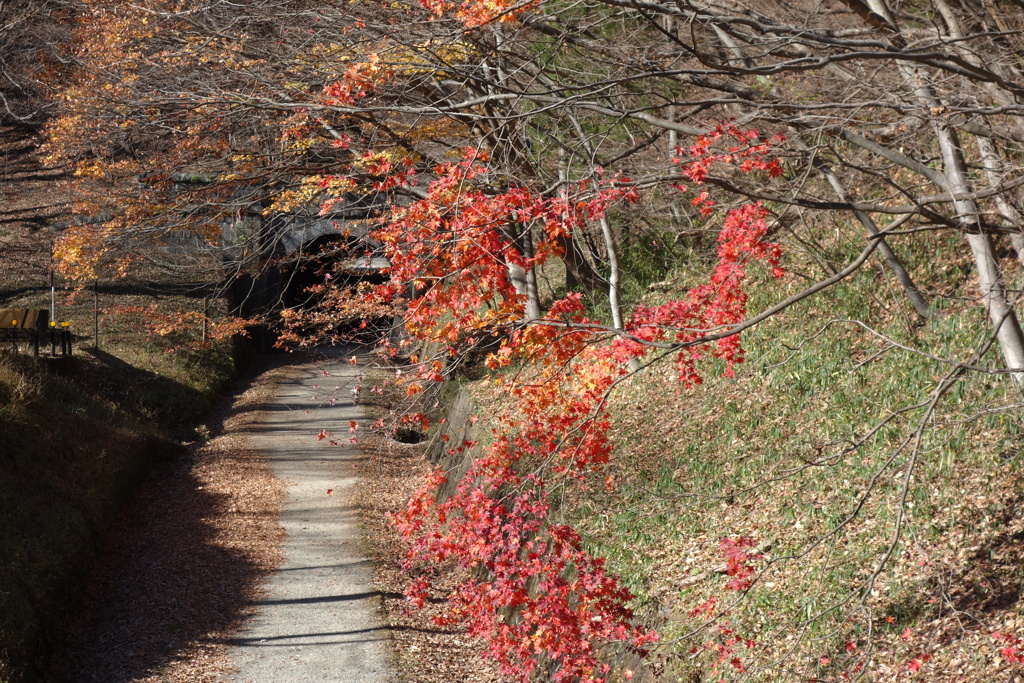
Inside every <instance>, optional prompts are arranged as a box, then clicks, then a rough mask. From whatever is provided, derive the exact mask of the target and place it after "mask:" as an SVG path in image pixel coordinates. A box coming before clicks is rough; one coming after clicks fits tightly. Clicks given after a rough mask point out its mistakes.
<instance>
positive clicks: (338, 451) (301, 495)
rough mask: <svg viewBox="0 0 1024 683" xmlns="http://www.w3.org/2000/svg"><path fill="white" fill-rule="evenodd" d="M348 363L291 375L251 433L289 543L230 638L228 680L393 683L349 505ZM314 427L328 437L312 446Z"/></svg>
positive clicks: (344, 355) (353, 455)
mask: <svg viewBox="0 0 1024 683" xmlns="http://www.w3.org/2000/svg"><path fill="white" fill-rule="evenodd" d="M350 355H351V352H350V351H348V352H346V351H344V350H339V351H334V352H333V353H330V354H328V355H327V356H325V357H323V358H322V359H321V360H318V361H316V362H312V363H307V364H303V365H298V366H295V367H292V368H290V369H289V372H288V373H287V376H286V377H284V378H282V380H280V381H279V383H278V389H277V394H276V397H275V400H274V401H273V403H272V405H271V406H270V408H269V410H266V411H265V412H264V418H263V419H262V420H261V421H260V422H259V423H257V424H255V425H253V427H251V433H250V435H249V438H250V442H251V443H252V445H253V447H254V448H255V449H257V450H259V451H260V452H262V453H263V454H265V456H266V457H267V458H268V460H269V462H270V463H271V466H272V468H273V471H274V474H275V475H277V476H278V477H279V478H280V479H282V480H283V481H284V482H285V483H286V484H287V485H288V489H287V497H286V500H285V503H284V510H283V512H282V514H281V523H282V525H283V526H284V528H285V533H286V534H287V540H286V541H285V546H284V552H285V562H284V565H283V566H282V567H281V568H280V569H279V570H277V571H276V572H275V573H274V575H273V576H272V578H271V580H270V582H269V585H268V586H267V595H266V596H265V597H263V598H262V599H260V600H258V601H257V602H256V604H255V607H256V609H257V610H258V611H257V616H256V617H255V618H254V619H252V620H251V621H249V622H248V624H247V628H246V629H245V631H244V632H243V633H242V634H241V635H240V636H238V637H236V638H235V639H233V647H232V649H231V651H230V652H229V657H230V659H231V663H232V665H233V666H235V667H237V668H238V673H237V674H236V675H234V676H233V677H231V678H230V680H232V681H245V682H249V681H253V682H255V683H264V682H267V683H270V682H273V683H290V682H292V681H335V682H338V683H384V682H390V681H394V680H395V678H394V677H393V675H392V674H391V654H390V649H389V647H388V633H387V630H386V629H385V628H383V627H382V626H381V624H380V618H379V609H380V595H379V593H378V592H377V591H376V590H375V589H374V587H373V570H372V567H371V564H370V561H369V560H368V559H367V557H366V555H365V554H364V550H363V548H362V529H361V527H360V525H359V510H358V508H357V505H356V503H355V495H356V487H357V485H358V476H359V474H360V472H359V467H360V465H362V464H363V463H365V462H366V460H367V457H366V456H365V455H363V454H362V453H361V452H360V451H359V450H358V449H357V448H356V447H355V446H353V445H351V444H350V443H349V440H350V438H353V436H352V434H351V433H350V432H349V426H350V424H356V425H359V426H361V427H362V428H363V429H364V430H365V425H362V424H361V423H362V422H363V421H364V419H363V413H362V409H361V408H359V407H358V406H357V405H355V404H354V402H353V396H355V395H356V394H355V391H354V390H355V389H356V387H357V382H358V379H359V373H360V372H361V371H362V370H361V368H360V367H358V366H353V365H351V364H349V362H348V360H347V359H348V357H349V356H350ZM322 429H327V430H330V431H333V432H334V433H333V434H332V435H330V436H325V437H324V438H322V439H321V440H320V441H319V442H318V436H317V435H318V432H319V430H322ZM355 433H356V434H358V433H359V430H358V429H357V430H356V432H355ZM332 442H334V443H332ZM335 444H336V445H335Z"/></svg>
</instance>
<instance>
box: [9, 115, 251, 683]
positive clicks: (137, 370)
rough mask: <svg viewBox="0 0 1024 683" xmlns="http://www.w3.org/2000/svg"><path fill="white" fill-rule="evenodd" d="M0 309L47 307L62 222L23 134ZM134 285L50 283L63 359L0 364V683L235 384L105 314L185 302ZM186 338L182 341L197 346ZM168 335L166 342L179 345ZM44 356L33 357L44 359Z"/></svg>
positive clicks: (23, 668) (56, 175)
mask: <svg viewBox="0 0 1024 683" xmlns="http://www.w3.org/2000/svg"><path fill="white" fill-rule="evenodd" d="M2 132H3V137H2V144H3V147H2V153H3V158H4V159H5V160H6V166H5V167H4V168H3V169H2V175H0V189H2V190H0V191H2V193H3V206H4V215H5V219H4V221H3V223H2V224H0V241H2V242H3V248H2V249H0V275H2V280H0V308H7V307H38V308H48V307H49V305H50V289H49V286H48V284H49V274H48V270H49V264H50V262H49V258H50V239H51V238H52V236H53V232H52V228H53V226H54V224H55V223H56V222H57V221H58V220H59V219H60V217H61V215H62V213H63V212H64V211H65V210H66V208H65V206H64V201H63V197H64V196H65V195H64V194H63V191H62V190H61V188H60V186H59V184H58V180H59V179H60V178H61V177H62V176H63V173H62V171H61V170H60V169H47V168H44V167H43V166H41V165H40V163H39V160H38V157H37V154H36V144H37V139H36V138H35V137H34V136H33V131H32V130H31V129H26V128H23V127H22V128H16V127H6V128H4V129H3V131H2ZM167 289H168V288H167V287H166V285H165V284H161V283H160V282H158V281H153V280H147V279H145V278H142V279H137V280H135V281H134V282H133V283H127V282H126V283H120V284H119V286H118V287H116V288H109V289H107V288H101V297H100V299H99V301H100V302H101V308H100V309H99V319H100V330H101V339H100V343H99V349H98V350H97V349H95V348H93V347H94V344H95V339H94V338H93V337H92V332H93V317H94V305H93V303H94V297H92V296H86V295H85V294H83V293H80V292H76V290H75V288H74V287H71V286H69V285H68V283H65V282H62V281H60V280H58V289H57V313H58V320H60V321H70V322H71V329H72V331H73V333H74V336H75V341H74V355H73V356H71V357H56V358H49V357H42V358H38V359H35V358H32V356H31V352H30V351H28V350H27V349H26V348H25V346H24V344H22V345H21V346H22V348H21V352H20V353H15V352H13V350H12V349H11V347H10V346H9V343H10V342H8V341H7V339H6V338H5V339H4V348H3V351H2V352H0V528H2V529H3V533H2V534H0V604H2V606H3V609H2V610H0V678H2V679H3V680H20V677H21V676H23V675H26V674H28V675H31V673H32V669H31V666H32V663H38V662H40V661H45V655H46V653H47V652H48V651H49V649H50V648H51V647H52V646H53V645H54V644H55V643H56V642H57V641H58V640H59V639H60V638H61V637H62V635H63V633H62V628H63V627H64V625H66V622H67V620H68V618H69V616H70V615H72V614H73V613H74V611H75V609H76V608H77V606H78V604H79V602H80V600H81V598H82V592H83V589H84V586H85V584H86V581H87V580H88V577H89V574H90V571H91V570H92V569H93V566H94V563H95V561H96V559H97V557H98V556H99V554H100V551H101V546H102V543H103V542H104V539H105V537H106V536H107V534H108V532H109V530H110V529H111V527H112V525H113V523H114V521H115V519H116V517H117V514H118V512H119V510H121V508H122V507H123V506H124V505H125V503H127V502H128V501H129V500H130V499H131V497H132V496H133V495H134V494H135V491H136V489H137V488H138V486H139V485H140V484H141V483H142V482H143V481H146V480H147V478H148V477H149V476H151V475H152V474H153V473H154V472H156V471H159V470H162V469H166V468H168V467H173V466H174V465H175V463H178V462H180V460H181V459H182V457H183V455H184V454H187V452H188V449H187V448H186V447H185V446H184V445H183V443H189V442H195V441H196V440H197V439H199V438H200V437H199V435H198V434H197V432H196V431H195V429H196V427H197V426H198V425H199V424H200V422H201V420H202V419H203V418H204V417H205V416H206V415H207V413H208V412H209V411H210V409H211V407H212V406H213V405H214V402H215V400H216V398H217V396H218V395H219V393H220V392H221V391H222V390H223V388H224V386H225V385H226V382H227V381H228V379H229V378H230V377H231V376H232V375H233V374H234V373H235V371H236V370H235V366H234V361H233V358H232V354H233V351H232V348H231V345H230V344H229V343H225V342H220V343H215V344H212V345H211V344H205V345H196V346H195V347H194V348H190V349H183V350H181V351H180V352H178V353H172V354H168V353H166V350H167V348H168V346H169V345H187V344H189V343H190V340H189V339H186V338H184V337H183V336H178V337H177V338H174V339H171V338H166V337H160V336H159V335H156V334H151V335H150V334H147V333H146V332H145V331H144V329H140V328H141V325H140V324H139V321H138V318H137V317H136V318H133V317H132V316H130V315H126V314H124V313H119V311H121V310H123V308H122V307H127V308H128V309H129V310H131V309H132V307H133V306H137V305H139V304H143V305H145V306H146V307H147V308H148V307H150V306H153V307H155V309H154V310H163V311H167V312H173V311H177V310H178V309H179V308H180V307H182V306H186V307H190V306H193V305H194V303H193V302H194V299H193V298H192V297H190V296H188V294H187V292H186V294H185V295H182V294H174V293H173V292H175V291H177V292H180V291H182V290H183V289H184V288H182V287H178V289H177V290H175V288H174V287H171V288H170V290H171V292H172V293H171V294H168V293H167ZM199 333H200V331H199V330H198V329H195V330H192V334H193V336H194V338H195V340H196V341H198V338H199ZM179 335H180V333H179ZM46 351H48V349H45V348H44V356H45V355H46Z"/></svg>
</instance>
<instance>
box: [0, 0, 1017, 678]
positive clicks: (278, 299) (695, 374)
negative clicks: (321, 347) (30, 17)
mask: <svg viewBox="0 0 1024 683" xmlns="http://www.w3.org/2000/svg"><path fill="white" fill-rule="evenodd" d="M40 3H41V4H38V5H34V7H38V8H39V12H42V14H39V13H37V14H36V15H35V16H36V18H37V19H38V18H40V17H49V18H51V19H53V20H54V22H55V24H54V25H56V26H59V27H60V29H61V33H62V34H63V35H65V38H64V39H62V40H61V41H59V42H56V43H55V42H53V41H52V40H41V42H40V46H39V54H40V55H41V59H42V57H43V56H46V55H51V54H53V50H54V49H58V48H59V49H58V52H59V51H60V50H66V51H67V54H68V59H67V60H63V61H62V60H58V62H60V64H59V65H57V64H56V63H53V61H52V60H50V61H46V60H43V61H44V62H45V64H47V65H49V66H47V67H45V68H41V69H39V70H30V73H31V75H32V78H36V79H38V81H39V82H40V83H44V84H47V86H48V87H49V88H50V89H51V92H52V98H51V99H50V100H49V101H50V102H52V107H51V108H50V109H49V110H48V116H49V117H50V118H49V119H48V121H47V125H46V127H45V129H44V130H43V131H42V132H43V135H44V139H45V145H44V149H45V152H46V155H47V156H46V158H47V160H48V161H47V163H50V164H54V165H56V166H59V167H61V168H66V169H68V175H67V177H66V178H63V179H62V180H61V183H62V187H64V188H65V189H66V192H67V196H68V197H69V198H73V199H74V208H73V210H72V214H73V220H71V221H70V222H68V223H67V224H66V227H65V229H64V230H63V231H61V233H60V235H59V237H58V238H57V239H56V240H55V241H54V249H53V255H54V263H55V265H56V267H57V271H56V272H58V273H59V274H60V276H61V278H62V280H61V282H62V284H65V283H66V284H68V285H69V289H68V294H69V299H70V300H74V301H77V305H78V306H80V307H84V308H79V309H74V308H71V309H69V311H71V312H70V313H69V315H70V316H72V317H73V318H74V319H73V320H72V326H73V328H74V329H75V330H77V331H78V332H79V334H83V333H84V335H86V336H87V335H88V334H89V333H88V326H89V324H90V319H89V317H88V314H87V313H86V311H88V310H89V309H88V305H89V301H88V294H89V293H90V289H91V294H92V296H93V307H94V308H101V307H102V308H104V311H105V312H106V317H105V320H106V322H107V323H108V332H107V333H106V334H107V335H108V336H107V337H105V336H104V333H100V334H98V335H94V336H98V337H99V340H93V342H94V343H95V342H96V341H99V346H100V347H101V348H107V347H106V346H104V345H105V344H109V347H110V348H118V344H120V343H121V341H120V340H119V338H118V337H117V330H118V324H120V325H121V328H120V329H121V330H124V331H125V332H124V338H123V340H124V341H125V342H128V341H129V338H130V337H131V336H132V333H131V332H128V331H127V330H131V329H146V330H147V334H149V335H150V337H149V340H148V341H146V342H145V344H143V345H142V347H143V348H144V349H146V350H145V351H144V355H143V356H141V358H146V359H149V358H151V357H152V356H151V354H152V351H153V350H154V349H155V348H156V347H157V346H160V345H164V346H165V347H173V348H175V349H177V350H178V351H179V353H175V354H167V355H166V358H167V359H168V360H167V361H166V362H167V363H168V364H169V366H168V372H174V371H175V370H173V368H174V367H176V366H177V365H180V364H182V363H186V364H187V363H189V362H191V361H189V360H188V359H190V358H197V356H195V355H193V354H194V352H196V353H199V352H201V353H206V352H207V350H208V349H206V347H205V345H204V344H203V342H206V341H207V335H206V333H205V330H206V329H207V327H206V325H207V323H209V322H210V321H208V320H206V318H207V315H206V314H207V313H208V306H209V301H210V299H209V297H210V296H211V295H213V294H215V293H219V292H224V291H232V292H234V293H235V294H236V295H240V296H236V299H237V301H243V299H244V300H246V301H249V302H259V303H260V304H265V306H263V307H262V308H260V309H259V310H257V309H256V308H255V307H253V308H251V309H250V308H249V307H247V306H245V305H239V306H237V307H235V309H234V310H236V311H239V315H243V316H245V317H247V318H249V319H248V320H239V319H234V320H230V321H228V320H226V319H225V318H219V321H220V322H225V324H224V325H220V326H219V331H220V332H221V333H223V334H225V335H227V334H230V333H232V332H233V331H238V330H241V329H243V328H244V327H245V326H247V325H248V326H249V327H250V328H251V327H252V325H253V323H255V322H258V321H262V322H264V323H267V324H270V325H272V326H273V327H275V328H277V329H280V328H284V334H283V336H281V337H279V339H287V340H288V341H289V343H295V344H299V345H302V344H313V343H316V340H323V339H330V340H333V341H338V340H343V339H351V338H353V337H358V336H360V335H364V336H365V335H369V334H370V333H371V332H372V331H373V329H374V328H375V326H376V325H377V324H379V323H381V322H383V321H391V320H393V321H396V324H395V325H394V329H393V330H392V333H391V334H389V335H387V337H388V338H387V339H384V340H382V344H381V346H382V349H381V354H382V357H384V358H390V359H392V360H393V362H394V365H393V366H388V367H387V368H386V372H385V371H384V370H381V373H382V374H381V376H380V377H375V379H374V383H373V384H372V385H369V386H364V387H361V388H362V390H363V392H364V394H363V396H364V397H365V398H366V400H370V401H382V400H383V399H382V398H381V397H388V401H387V402H388V404H389V407H390V410H391V411H392V412H390V413H388V412H382V413H381V415H380V421H379V422H378V423H377V424H376V425H375V426H374V430H373V431H374V434H376V435H377V436H383V437H387V438H388V439H390V438H391V437H394V440H401V439H403V438H408V439H409V440H411V441H416V440H418V439H419V437H420V435H428V436H429V437H430V439H429V441H430V443H429V446H428V447H427V448H426V452H427V454H428V457H429V458H430V466H424V465H422V464H420V467H423V468H424V469H426V470H429V471H426V472H424V473H423V474H424V476H423V477H422V478H421V481H422V483H421V484H420V485H419V486H413V485H412V484H411V482H410V481H409V479H408V478H403V477H401V476H400V475H399V474H397V473H398V471H399V470H401V469H402V468H401V467H400V466H399V464H398V463H401V462H405V461H403V460H402V458H397V459H394V458H392V459H391V460H385V461H382V462H384V463H385V464H382V465H381V468H382V470H381V471H382V472H390V474H389V476H393V477H394V482H395V484H394V487H393V489H394V491H398V490H401V492H402V495H401V496H399V495H398V494H397V493H395V494H394V497H395V498H396V499H398V498H402V499H405V500H406V502H405V504H404V505H397V506H396V500H390V499H389V502H388V504H387V505H386V506H385V507H387V510H386V512H389V513H390V515H389V516H386V517H385V518H384V519H385V520H386V521H384V522H381V521H380V520H377V522H376V524H377V525H376V526H375V525H374V522H372V521H371V523H370V526H371V527H372V528H375V529H378V530H379V531H380V533H381V535H382V536H384V537H386V543H383V544H382V546H383V547H385V548H391V549H394V550H392V551H391V554H393V555H396V556H398V557H392V558H390V560H386V561H385V563H386V564H387V563H388V562H390V564H388V572H390V574H389V579H388V580H389V581H392V582H394V581H398V580H399V578H401V579H402V580H404V581H405V585H404V586H402V590H403V591H404V602H400V604H401V605H402V606H403V607H400V608H396V609H398V610H399V611H401V609H404V607H407V606H409V605H413V606H416V607H420V608H424V609H426V610H427V612H426V613H428V614H429V615H430V619H431V623H432V624H433V626H434V627H436V628H438V629H464V630H465V632H466V633H467V634H468V636H469V637H470V640H471V641H472V643H473V647H474V648H476V650H477V651H479V652H482V653H483V655H484V656H485V657H486V658H488V659H490V660H491V662H490V665H491V666H493V669H488V672H489V673H488V674H487V675H488V676H490V675H492V674H493V673H494V671H495V670H496V671H497V672H498V674H500V675H503V676H506V677H509V678H511V679H513V680H518V681H521V682H524V683H525V682H527V681H530V680H538V681H539V680H551V681H554V683H581V682H585V683H603V682H604V681H618V680H630V679H637V678H647V679H648V680H656V679H658V678H659V677H660V678H661V679H663V680H672V679H675V680H682V681H687V682H688V683H697V682H699V681H716V682H717V681H720V680H721V681H730V682H731V681H736V682H738V681H819V682H820V681H823V680H824V681H841V680H848V679H849V680H856V679H859V680H876V681H890V680H913V679H919V680H951V681H972V682H973V681H978V682H979V683H980V682H981V681H986V680H993V679H994V678H995V679H998V678H1008V677H1010V676H1016V675H1017V673H1018V672H1017V671H1016V669H1017V668H1019V665H1020V664H1021V663H1022V662H1024V641H1022V640H1021V638H1024V635H1022V634H1021V631H1020V626H1019V624H1018V611H1019V610H1018V608H1017V605H1018V602H1019V597H1020V580H1021V576H1020V574H1019V569H1018V567H1019V561H1018V555H1019V541H1020V539H1019V538H1018V535H1019V533H1020V528H1019V527H1020V522H1019V519H1018V517H1019V514H1018V510H1017V504H1018V503H1017V498H1018V493H1017V491H1018V489H1019V488H1020V480H1019V460H1020V452H1021V449H1022V447H1024V445H1022V444H1021V442H1020V439H1021V427H1022V425H1021V412H1020V407H1021V391H1022V387H1024V326H1022V324H1021V314H1020V312H1019V309H1020V304H1021V296H1020V295H1021V291H1022V284H1024V274H1022V269H1021V263H1022V262H1024V200H1022V197H1024V194H1022V189H1024V118H1022V116H1021V114H1022V112H1024V64H1022V63H1021V59H1020V56H1021V54H1024V15H1022V14H1021V13H1020V11H1019V4H1020V1H1019V0H992V1H991V2H976V1H974V0H871V1H870V2H868V3H864V2H860V1H859V0H857V1H854V0H820V1H819V0H795V1H791V0H787V1H785V2H784V1H782V0H756V1H755V2H751V3H735V2H732V1H731V0H707V1H706V2H701V3H690V2H680V3H662V2H649V1H647V0H631V1H630V2H620V1H619V0H582V1H581V2H563V1H562V0H535V1H531V2H522V3H517V2H510V1H507V0H465V1H464V2H463V1H460V2H448V1H446V0H422V1H421V0H410V1H408V2H405V1H404V0H400V1H399V2H391V1H388V2H382V1H381V0H355V1H354V2H348V1H346V2H341V1H337V2H335V1H332V0H319V1H318V2H315V3H309V2H305V0H296V1H295V2H287V3H283V4H282V3H279V2H277V1H276V0H257V1H256V2H252V3H246V4H245V5H244V6H236V5H233V4H224V3H205V4H201V5H197V6H196V7H188V8H186V7H185V6H184V5H183V4H182V3H177V2H171V1H169V0H139V2H134V3H130V4H125V3H118V2H112V1H110V2H108V1H106V0H96V1H95V2H89V3H84V2H83V3H79V2H76V1H75V0H67V4H63V3H62V2H58V3H51V2H49V0H40ZM44 48H45V49H44ZM47 59H49V58H47ZM19 63H28V62H24V60H23V62H19ZM336 218H337V220H335V219H336ZM314 223H315V224H316V225H317V226H318V227H317V228H316V230H311V229H309V230H307V228H310V227H311V226H312V225H313V224H314ZM314 233H315V234H314ZM37 239H38V238H37ZM73 284H77V285H79V286H80V288H79V289H78V290H77V294H74V295H73V296H72V295H71V292H72V288H71V287H70V285H73ZM41 293H42V292H39V291H35V292H32V293H31V296H30V295H29V292H28V291H26V292H25V294H24V296H23V297H22V298H23V299H24V300H25V301H26V302H27V301H28V300H29V299H30V298H31V297H32V296H36V295H38V294H41ZM105 295H106V296H114V295H118V296H124V297H127V298H126V299H124V300H120V299H119V300H118V303H117V305H113V306H108V305H107V304H97V303H95V302H96V300H97V298H98V299H100V300H102V299H103V297H104V296H105ZM19 296H20V295H19ZM75 297H77V299H76V298H75ZM83 297H85V298H83ZM147 297H149V298H147ZM33 301H34V303H33V305H41V300H39V299H38V298H37V299H33ZM164 303H167V304H171V305H169V306H168V307H167V308H166V309H165V308H162V306H163V305H164ZM216 308H217V307H216V306H214V309H216ZM75 310H78V311H79V312H78V313H75V312H74V311H75ZM215 313H216V314H217V315H218V316H223V314H224V311H221V310H215ZM76 315H77V316H78V317H74V316H76ZM118 321H120V322H118ZM200 321H203V322H202V325H203V327H202V329H203V330H204V332H202V333H201V334H200V335H199V340H198V341H199V344H196V341H197V340H196V331H197V330H196V328H197V327H198V326H199V324H200ZM111 333H112V334H113V336H110V334H111ZM136 336H137V335H136ZM104 339H109V341H106V342H105V341H103V340H104ZM133 343H134V342H133ZM137 346H138V345H137V344H136V345H135V346H133V348H136V347H137ZM125 348H127V346H126V347H125ZM145 362H150V361H149V360H146V361H145ZM153 362H155V361H153ZM204 362H205V361H204ZM161 372H163V370H161ZM186 374H188V373H187V371H186ZM385 375H386V376H385ZM181 381H182V383H185V382H186V381H185V380H181ZM158 405H162V403H159V404H158ZM473 405H476V406H477V409H476V411H475V413H474V411H473V409H472V408H471V406H473ZM453 406H455V408H453ZM456 408H457V409H456ZM146 409H148V410H151V411H154V412H155V414H159V408H158V407H154V406H153V404H152V403H150V404H147V406H146ZM446 411H449V412H447V413H446ZM449 413H450V414H449ZM456 423H457V424H458V427H456V426H455V425H456ZM344 429H345V426H344V425H340V426H336V427H335V429H333V430H328V431H331V432H332V433H334V434H337V433H342V432H343V431H344ZM348 429H349V430H350V431H349V434H352V435H353V436H350V437H349V438H351V439H357V440H358V439H359V438H361V436H362V435H360V434H356V432H357V431H358V428H357V425H355V424H352V425H350V426H349V427H348ZM325 434H326V432H325ZM324 438H326V436H325V437H324ZM410 445H411V444H410ZM392 455H394V454H393V453H392ZM394 491H392V493H394ZM371 507H373V506H371ZM375 509H376V508H375ZM385 554H386V553H385ZM389 585H394V584H393V583H391V584H389ZM392 607H395V606H394V605H392ZM396 619H397V620H398V622H400V623H404V624H405V625H406V626H409V628H421V627H423V624H422V623H421V622H409V623H406V622H402V617H401V616H398V617H396ZM410 651H411V648H410ZM460 675H461V674H460Z"/></svg>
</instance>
